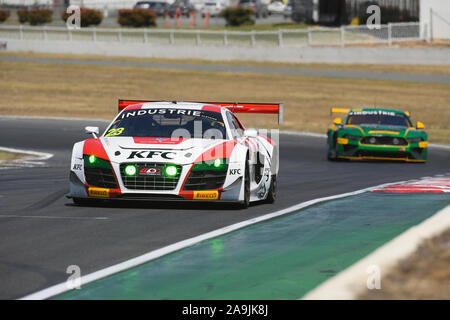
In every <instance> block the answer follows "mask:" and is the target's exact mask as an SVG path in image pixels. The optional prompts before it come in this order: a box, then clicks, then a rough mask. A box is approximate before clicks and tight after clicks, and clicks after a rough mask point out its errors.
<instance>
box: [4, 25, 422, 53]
mask: <svg viewBox="0 0 450 320" xmlns="http://www.w3.org/2000/svg"><path fill="white" fill-rule="evenodd" d="M0 39H4V40H7V39H17V40H42V41H52V40H60V41H63V40H66V41H93V42H97V41H98V42H123V43H152V44H171V45H174V44H180V45H182V44H185V45H219V46H220V45H222V46H278V47H283V46H346V45H351V44H372V43H373V44H376V43H386V44H388V45H392V43H393V42H397V41H408V40H421V39H422V36H421V32H420V25H419V23H416V22H411V23H390V24H387V25H381V26H379V28H377V29H373V30H371V29H369V28H368V27H367V26H365V25H364V26H343V27H340V28H307V29H279V30H274V31H228V30H182V29H180V30H177V29H132V28H81V29H68V28H65V27H46V26H44V27H42V26H41V27H31V26H22V25H20V26H1V27H0Z"/></svg>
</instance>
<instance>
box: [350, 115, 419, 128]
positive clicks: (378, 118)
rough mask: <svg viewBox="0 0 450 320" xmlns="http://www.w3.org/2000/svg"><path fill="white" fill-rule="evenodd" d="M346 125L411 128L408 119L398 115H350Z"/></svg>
mask: <svg viewBox="0 0 450 320" xmlns="http://www.w3.org/2000/svg"><path fill="white" fill-rule="evenodd" d="M347 124H356V125H360V124H374V125H386V126H403V127H408V126H411V122H410V121H409V119H408V118H407V117H406V116H405V115H403V114H400V113H394V112H389V113H385V114H384V113H378V112H374V113H370V112H368V113H353V114H352V113H351V114H349V116H348V119H347Z"/></svg>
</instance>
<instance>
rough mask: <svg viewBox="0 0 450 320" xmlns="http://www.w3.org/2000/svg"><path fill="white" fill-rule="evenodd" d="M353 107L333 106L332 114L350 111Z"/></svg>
mask: <svg viewBox="0 0 450 320" xmlns="http://www.w3.org/2000/svg"><path fill="white" fill-rule="evenodd" d="M350 110H351V109H348V108H331V110H330V115H332V114H333V113H346V114H347V113H349V112H350Z"/></svg>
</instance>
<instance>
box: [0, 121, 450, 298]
mask: <svg viewBox="0 0 450 320" xmlns="http://www.w3.org/2000/svg"><path fill="white" fill-rule="evenodd" d="M106 124H107V123H106V122H101V121H94V120H55V119H24V118H8V117H5V118H1V117H0V146H3V147H11V148H19V149H27V150H34V151H42V152H49V153H52V154H54V157H53V158H51V159H50V160H48V161H47V166H44V167H34V168H14V169H4V170H0V201H1V204H2V209H1V211H0V284H1V286H0V299H14V298H20V297H22V296H25V295H26V294H29V293H33V292H36V291H38V290H41V289H44V288H47V287H49V286H52V285H55V284H58V283H61V282H64V281H66V280H67V278H68V276H69V274H67V273H66V269H67V267H68V266H69V265H78V266H79V267H80V268H81V272H82V275H85V274H88V273H91V272H94V271H97V270H99V269H103V268H105V267H108V266H111V265H114V264H117V263H119V262H123V261H125V260H127V259H130V258H134V257H136V256H139V255H141V254H144V253H146V252H149V251H151V250H154V249H157V248H161V247H163V246H166V245H169V244H172V243H175V242H177V241H180V240H184V239H187V238H191V237H194V236H197V235H199V234H203V233H206V232H208V231H212V230H215V229H217V228H220V227H224V226H227V225H230V224H233V223H236V222H239V221H242V220H247V219H249V218H252V217H256V216H259V215H263V214H266V213H270V212H273V211H276V210H278V209H283V208H287V207H289V206H291V205H294V204H297V203H299V202H303V201H307V200H311V199H315V198H319V197H324V196H330V195H335V194H340V193H344V192H349V191H355V190H358V189H361V188H365V187H370V186H375V185H378V184H382V183H388V182H396V181H402V180H408V179H414V178H420V177H424V176H432V175H436V174H448V173H449V172H450V150H449V149H440V148H430V150H429V161H428V163H426V164H415V163H392V162H328V161H327V160H326V158H325V140H324V139H323V138H321V137H315V136H294V135H281V138H280V175H279V189H278V200H277V202H276V203H275V204H274V205H266V204H265V205H259V204H256V205H252V206H251V207H250V208H249V209H247V210H232V208H230V207H223V206H221V207H215V206H213V205H206V204H195V205H193V204H186V203H183V204H181V205H180V204H179V203H176V204H170V205H167V204H156V205H150V204H145V205H141V204H138V205H133V204H130V203H128V202H127V203H125V204H120V205H118V206H116V205H114V204H112V205H109V206H108V205H106V206H100V207H78V206H75V205H73V204H72V201H71V200H69V199H66V198H65V196H64V195H65V194H66V193H67V191H68V173H69V166H70V153H71V149H72V145H73V143H74V142H76V141H79V140H83V139H85V138H87V136H86V135H85V134H84V129H83V128H84V126H86V125H95V126H99V127H100V128H101V130H103V129H104V128H105V126H106Z"/></svg>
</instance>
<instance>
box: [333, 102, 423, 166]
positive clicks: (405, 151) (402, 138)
mask: <svg viewBox="0 0 450 320" xmlns="http://www.w3.org/2000/svg"><path fill="white" fill-rule="evenodd" d="M331 112H332V113H346V114H347V117H346V119H345V120H344V121H342V119H341V118H336V119H334V121H333V125H332V126H331V127H330V128H329V129H328V133H327V136H328V140H327V145H328V159H329V160H336V159H374V160H400V161H406V162H426V160H427V151H428V141H427V140H428V135H427V133H426V132H425V131H423V129H424V128H425V126H424V125H423V123H421V122H420V121H418V122H417V124H416V126H414V125H413V123H412V122H411V119H410V117H409V116H410V114H409V112H403V111H400V110H392V109H377V108H364V109H341V108H332V109H331Z"/></svg>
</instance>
